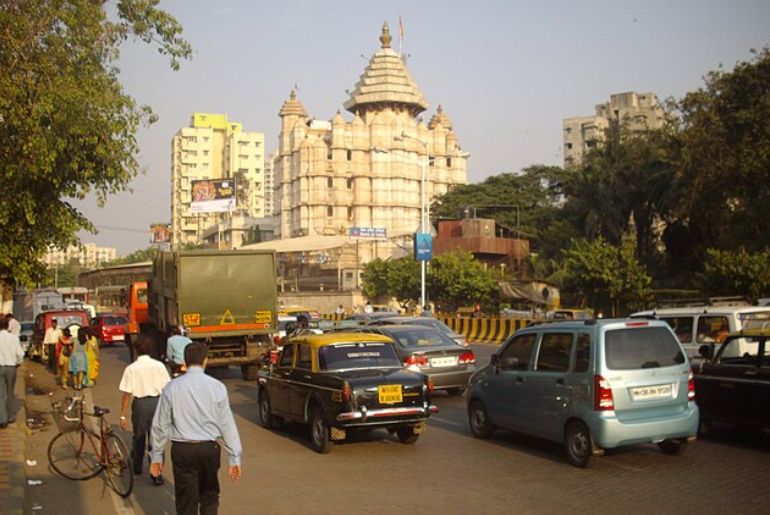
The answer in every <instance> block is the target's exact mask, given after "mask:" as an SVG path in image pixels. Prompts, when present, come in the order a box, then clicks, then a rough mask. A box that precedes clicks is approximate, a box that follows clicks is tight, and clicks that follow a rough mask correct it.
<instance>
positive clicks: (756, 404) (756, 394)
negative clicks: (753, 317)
mask: <svg viewBox="0 0 770 515" xmlns="http://www.w3.org/2000/svg"><path fill="white" fill-rule="evenodd" d="M715 350H716V352H715ZM700 354H701V356H702V357H703V361H702V362H701V363H700V364H699V365H698V366H696V367H695V370H694V372H695V395H696V399H697V402H698V407H699V408H700V416H701V431H707V430H708V428H709V424H710V422H712V421H717V422H729V423H735V424H742V425H751V426H759V427H767V428H770V410H768V409H767V403H768V400H770V330H767V329H762V330H746V331H742V332H740V333H735V334H731V335H729V336H728V337H727V338H726V339H725V341H724V342H723V343H722V344H721V345H720V346H719V347H718V348H717V347H716V346H715V345H714V344H711V345H703V346H701V348H700Z"/></svg>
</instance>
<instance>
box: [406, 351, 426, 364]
mask: <svg viewBox="0 0 770 515" xmlns="http://www.w3.org/2000/svg"><path fill="white" fill-rule="evenodd" d="M404 365H406V366H410V365H417V366H418V367H427V366H428V358H426V357H425V356H421V355H418V354H412V355H411V356H409V357H408V358H406V361H404Z"/></svg>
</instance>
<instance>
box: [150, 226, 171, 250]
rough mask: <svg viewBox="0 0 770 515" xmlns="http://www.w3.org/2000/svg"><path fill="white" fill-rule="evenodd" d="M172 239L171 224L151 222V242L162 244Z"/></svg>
mask: <svg viewBox="0 0 770 515" xmlns="http://www.w3.org/2000/svg"><path fill="white" fill-rule="evenodd" d="M170 241H171V226H170V225H169V224H150V243H153V244H156V245H157V244H161V243H169V242H170Z"/></svg>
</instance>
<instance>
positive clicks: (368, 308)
mask: <svg viewBox="0 0 770 515" xmlns="http://www.w3.org/2000/svg"><path fill="white" fill-rule="evenodd" d="M364 313H374V307H372V304H371V302H369V301H366V305H365V306H364Z"/></svg>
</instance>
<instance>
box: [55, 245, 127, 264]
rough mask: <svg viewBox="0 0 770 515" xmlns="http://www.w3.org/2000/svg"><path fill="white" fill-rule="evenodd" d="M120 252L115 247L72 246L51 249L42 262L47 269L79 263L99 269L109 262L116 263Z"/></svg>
mask: <svg viewBox="0 0 770 515" xmlns="http://www.w3.org/2000/svg"><path fill="white" fill-rule="evenodd" d="M117 257H118V251H117V250H115V248H114V247H97V246H96V244H95V243H84V244H83V245H81V246H75V245H70V246H69V247H67V248H66V249H58V248H50V249H48V251H47V252H46V253H45V254H44V255H43V258H42V261H43V264H45V265H46V266H47V267H49V268H50V267H52V266H64V265H66V264H68V263H71V262H72V261H77V262H78V264H80V266H82V267H84V268H98V267H99V266H101V265H102V264H104V263H106V262H108V261H114V260H115V259H117Z"/></svg>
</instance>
